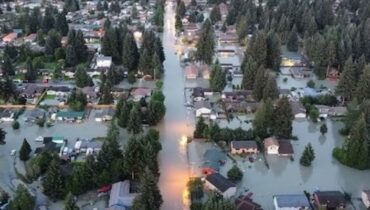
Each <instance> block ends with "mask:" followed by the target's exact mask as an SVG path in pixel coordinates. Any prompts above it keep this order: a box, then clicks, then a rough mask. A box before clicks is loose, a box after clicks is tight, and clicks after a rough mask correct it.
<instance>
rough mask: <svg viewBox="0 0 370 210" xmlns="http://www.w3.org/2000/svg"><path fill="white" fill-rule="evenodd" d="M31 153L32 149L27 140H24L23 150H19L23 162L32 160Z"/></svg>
mask: <svg viewBox="0 0 370 210" xmlns="http://www.w3.org/2000/svg"><path fill="white" fill-rule="evenodd" d="M31 152H32V149H31V146H30V144H29V143H28V141H27V139H23V143H22V146H21V149H20V150H19V159H20V160H21V161H27V160H28V159H30V153H31Z"/></svg>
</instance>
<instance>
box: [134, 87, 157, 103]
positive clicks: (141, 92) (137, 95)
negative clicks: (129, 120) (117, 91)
mask: <svg viewBox="0 0 370 210" xmlns="http://www.w3.org/2000/svg"><path fill="white" fill-rule="evenodd" d="M130 94H131V96H132V97H133V98H134V101H140V99H141V98H146V97H149V96H150V95H151V94H152V90H151V89H149V88H135V89H133V90H132V91H131V93H130Z"/></svg>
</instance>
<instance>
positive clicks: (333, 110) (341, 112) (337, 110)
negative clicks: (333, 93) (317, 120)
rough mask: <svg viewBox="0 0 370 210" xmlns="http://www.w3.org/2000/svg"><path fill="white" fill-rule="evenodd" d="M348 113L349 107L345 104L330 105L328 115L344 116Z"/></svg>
mask: <svg viewBox="0 0 370 210" xmlns="http://www.w3.org/2000/svg"><path fill="white" fill-rule="evenodd" d="M346 114H347V107H345V106H335V107H330V109H329V112H328V116H329V117H343V116H345V115H346Z"/></svg>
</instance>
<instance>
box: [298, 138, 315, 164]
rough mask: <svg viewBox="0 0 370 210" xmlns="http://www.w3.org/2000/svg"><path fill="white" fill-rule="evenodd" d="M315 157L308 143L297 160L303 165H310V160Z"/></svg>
mask: <svg viewBox="0 0 370 210" xmlns="http://www.w3.org/2000/svg"><path fill="white" fill-rule="evenodd" d="M314 159H315V153H314V150H313V148H312V145H311V144H310V143H308V144H307V146H306V147H305V149H304V151H303V154H302V156H301V158H300V160H299V162H300V164H301V165H303V166H306V167H308V166H311V163H312V161H313V160H314Z"/></svg>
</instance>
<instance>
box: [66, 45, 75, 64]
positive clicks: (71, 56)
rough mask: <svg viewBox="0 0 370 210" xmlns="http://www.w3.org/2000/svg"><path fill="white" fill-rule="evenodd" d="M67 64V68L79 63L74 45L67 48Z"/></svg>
mask: <svg viewBox="0 0 370 210" xmlns="http://www.w3.org/2000/svg"><path fill="white" fill-rule="evenodd" d="M65 63H66V64H65V65H66V67H71V66H75V65H76V64H77V63H78V60H77V54H76V50H75V48H74V47H73V46H72V45H68V46H67V50H66V62H65Z"/></svg>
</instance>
